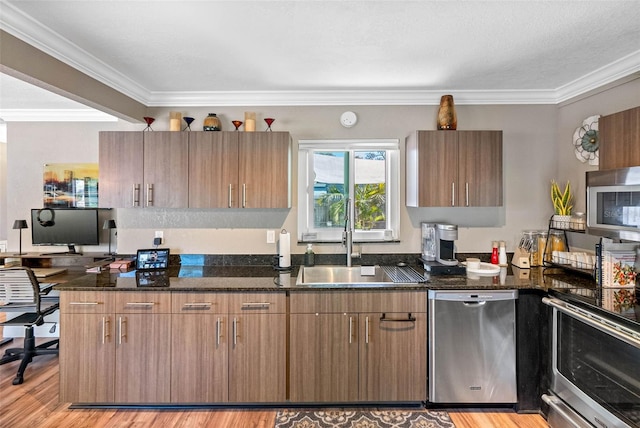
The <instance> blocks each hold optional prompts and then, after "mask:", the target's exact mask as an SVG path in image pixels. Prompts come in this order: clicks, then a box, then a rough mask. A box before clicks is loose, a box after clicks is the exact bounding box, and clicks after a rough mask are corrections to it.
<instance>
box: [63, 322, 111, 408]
mask: <svg viewBox="0 0 640 428" xmlns="http://www.w3.org/2000/svg"><path fill="white" fill-rule="evenodd" d="M60 318H61V319H60V355H59V358H60V402H62V403H111V402H113V399H114V382H113V379H114V378H113V376H114V370H115V347H114V340H115V337H114V331H115V330H114V325H113V321H114V316H113V315H112V314H83V313H78V314H67V313H63V314H62V315H61V317H60Z"/></svg>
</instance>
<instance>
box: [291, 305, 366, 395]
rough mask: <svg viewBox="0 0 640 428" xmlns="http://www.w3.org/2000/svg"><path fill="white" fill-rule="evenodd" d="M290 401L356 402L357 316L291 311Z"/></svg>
mask: <svg viewBox="0 0 640 428" xmlns="http://www.w3.org/2000/svg"><path fill="white" fill-rule="evenodd" d="M289 340H290V357H289V362H290V373H289V377H290V400H291V401H292V402H302V403H309V402H339V401H344V402H347V401H358V315H356V314H347V313H344V314H291V316H290V339H289Z"/></svg>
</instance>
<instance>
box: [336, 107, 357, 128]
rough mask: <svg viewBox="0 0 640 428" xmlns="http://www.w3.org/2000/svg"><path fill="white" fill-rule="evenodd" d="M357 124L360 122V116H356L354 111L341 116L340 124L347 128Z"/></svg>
mask: <svg viewBox="0 0 640 428" xmlns="http://www.w3.org/2000/svg"><path fill="white" fill-rule="evenodd" d="M356 122H358V116H356V114H355V113H354V112H352V111H345V112H344V113H342V115H341V116H340V123H341V124H342V126H344V127H345V128H351V127H352V126H354V125H355V124H356Z"/></svg>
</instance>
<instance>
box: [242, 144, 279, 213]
mask: <svg viewBox="0 0 640 428" xmlns="http://www.w3.org/2000/svg"><path fill="white" fill-rule="evenodd" d="M239 145H240V156H239V180H238V182H239V187H240V188H239V197H240V207H241V208H289V207H290V206H291V189H290V187H289V174H290V172H289V170H290V156H291V154H290V141H289V133H288V132H240V133H239Z"/></svg>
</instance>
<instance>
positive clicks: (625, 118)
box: [598, 107, 640, 170]
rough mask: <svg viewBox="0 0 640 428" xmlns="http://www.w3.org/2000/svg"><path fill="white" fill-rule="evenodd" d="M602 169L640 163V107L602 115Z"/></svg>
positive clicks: (600, 122)
mask: <svg viewBox="0 0 640 428" xmlns="http://www.w3.org/2000/svg"><path fill="white" fill-rule="evenodd" d="M598 129H599V131H598V132H599V133H600V153H599V156H600V162H599V163H600V166H599V169H600V170H605V169H613V168H627V167H630V166H638V165H640V107H636V108H632V109H629V110H625V111H621V112H619V113H614V114H610V115H607V116H602V117H601V118H600V120H599V121H598Z"/></svg>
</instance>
